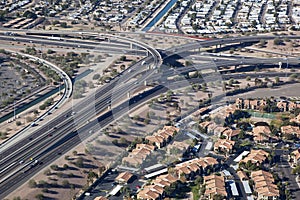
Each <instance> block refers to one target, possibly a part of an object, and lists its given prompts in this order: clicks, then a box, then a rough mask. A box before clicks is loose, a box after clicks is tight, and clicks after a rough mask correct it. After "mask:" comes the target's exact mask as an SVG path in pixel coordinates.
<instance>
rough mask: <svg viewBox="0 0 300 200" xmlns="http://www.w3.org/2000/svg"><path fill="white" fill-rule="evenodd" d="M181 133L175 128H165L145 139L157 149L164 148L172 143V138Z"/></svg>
mask: <svg viewBox="0 0 300 200" xmlns="http://www.w3.org/2000/svg"><path fill="white" fill-rule="evenodd" d="M178 131H179V129H178V128H176V127H174V126H164V128H163V129H162V130H158V131H157V132H156V133H154V134H153V135H151V136H147V137H146V138H145V139H146V141H148V142H149V143H150V144H154V145H155V146H156V147H157V148H162V147H163V146H165V145H166V144H167V143H168V142H170V140H171V138H173V137H174V135H175V134H176V133H177V132H178Z"/></svg>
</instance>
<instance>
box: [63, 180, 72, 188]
mask: <svg viewBox="0 0 300 200" xmlns="http://www.w3.org/2000/svg"><path fill="white" fill-rule="evenodd" d="M61 185H62V186H63V187H64V188H67V187H70V182H69V181H68V180H63V181H62V183H61Z"/></svg>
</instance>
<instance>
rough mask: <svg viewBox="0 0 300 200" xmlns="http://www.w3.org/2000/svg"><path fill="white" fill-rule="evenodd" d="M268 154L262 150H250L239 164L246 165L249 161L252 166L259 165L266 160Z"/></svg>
mask: <svg viewBox="0 0 300 200" xmlns="http://www.w3.org/2000/svg"><path fill="white" fill-rule="evenodd" d="M268 156H269V153H268V152H266V151H264V150H261V149H259V150H253V149H252V150H251V151H250V153H249V154H248V155H247V156H246V157H245V158H244V159H242V160H241V161H240V162H239V163H242V162H244V163H247V162H248V161H250V162H251V163H253V164H256V165H260V164H262V163H263V162H265V161H266V160H267V158H268Z"/></svg>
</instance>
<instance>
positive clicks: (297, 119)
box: [290, 114, 300, 124]
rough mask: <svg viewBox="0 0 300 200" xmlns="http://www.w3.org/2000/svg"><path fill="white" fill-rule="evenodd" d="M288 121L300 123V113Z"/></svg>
mask: <svg viewBox="0 0 300 200" xmlns="http://www.w3.org/2000/svg"><path fill="white" fill-rule="evenodd" d="M290 122H295V123H297V124H300V114H299V115H297V116H296V117H295V118H293V119H291V120H290Z"/></svg>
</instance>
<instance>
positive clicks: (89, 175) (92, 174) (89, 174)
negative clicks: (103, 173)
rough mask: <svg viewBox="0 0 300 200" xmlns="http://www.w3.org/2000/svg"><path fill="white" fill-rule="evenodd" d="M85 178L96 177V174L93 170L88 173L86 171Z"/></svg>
mask: <svg viewBox="0 0 300 200" xmlns="http://www.w3.org/2000/svg"><path fill="white" fill-rule="evenodd" d="M87 178H88V179H91V180H92V179H94V178H98V174H96V173H95V172H93V171H91V170H90V171H89V173H88V176H87Z"/></svg>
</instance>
